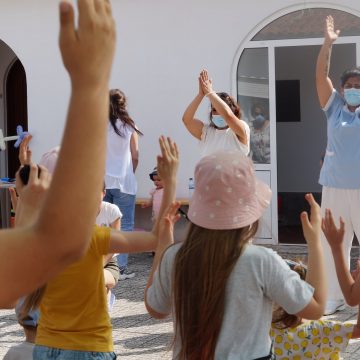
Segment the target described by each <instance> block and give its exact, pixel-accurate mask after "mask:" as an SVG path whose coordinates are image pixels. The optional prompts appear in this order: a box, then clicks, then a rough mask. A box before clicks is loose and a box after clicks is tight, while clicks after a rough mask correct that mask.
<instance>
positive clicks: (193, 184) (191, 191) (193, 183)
mask: <svg viewBox="0 0 360 360" xmlns="http://www.w3.org/2000/svg"><path fill="white" fill-rule="evenodd" d="M194 189H195V182H194V179H193V178H192V177H191V178H189V199H191V198H192V196H193V193H194Z"/></svg>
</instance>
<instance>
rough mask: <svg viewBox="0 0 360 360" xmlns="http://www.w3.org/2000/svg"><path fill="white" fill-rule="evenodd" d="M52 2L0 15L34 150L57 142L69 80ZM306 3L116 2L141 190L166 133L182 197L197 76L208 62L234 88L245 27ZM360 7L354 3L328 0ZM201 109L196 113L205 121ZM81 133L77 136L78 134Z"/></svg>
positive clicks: (192, 146) (15, 6)
mask: <svg viewBox="0 0 360 360" xmlns="http://www.w3.org/2000/svg"><path fill="white" fill-rule="evenodd" d="M57 3H58V2H57V1H49V0H26V1H25V0H11V2H7V4H6V5H4V4H3V6H2V7H1V12H0V38H1V39H2V40H3V41H5V42H6V43H7V44H8V45H9V46H10V47H11V48H12V49H13V50H14V52H15V53H16V54H17V56H18V57H19V58H20V60H21V61H22V63H23V65H24V67H25V70H26V73H27V82H28V106H29V129H30V131H31V132H32V133H33V134H34V140H33V143H32V147H33V150H34V157H35V159H38V158H39V157H40V154H41V153H42V152H44V151H46V150H47V149H49V148H50V147H52V146H54V145H56V144H58V142H59V141H60V138H61V134H62V131H63V126H64V119H65V116H66V107H67V102H68V98H69V90H70V88H69V81H68V78H67V75H66V73H65V71H64V69H63V66H62V64H61V60H60V55H59V51H58V47H57V37H58V20H57V19H58V11H57ZM304 4H305V6H307V5H308V3H304V2H302V1H300V2H298V1H292V0H273V1H268V0H261V1H252V2H249V1H239V0H224V1H217V0H216V1H215V0H197V1H193V0H172V1H167V0H151V1H150V0H136V1H134V0H121V1H120V0H113V8H114V15H115V18H116V20H117V24H118V50H117V54H116V60H115V64H114V70H113V74H112V79H111V86H112V87H120V88H121V89H123V90H124V91H125V93H126V94H127V95H128V98H129V111H130V113H131V115H132V116H133V117H134V119H135V120H136V122H137V124H138V126H139V127H140V129H141V130H142V131H143V132H144V134H145V136H144V137H143V138H142V139H141V141H140V151H141V158H140V164H139V170H138V172H137V178H138V180H139V192H138V194H139V195H140V196H144V195H146V194H147V192H148V188H149V187H150V186H151V183H150V181H149V180H148V176H147V174H148V173H149V171H150V170H151V169H152V168H153V166H154V162H155V155H156V154H157V153H158V145H157V137H158V136H159V135H160V134H166V135H171V136H172V137H173V138H174V139H175V140H176V141H177V142H178V143H179V145H180V150H181V153H182V159H183V161H182V163H181V166H180V172H179V180H180V181H179V191H178V194H179V195H180V196H186V195H187V189H186V187H187V179H188V178H189V177H190V176H192V172H193V171H192V169H193V168H194V165H195V163H196V161H197V160H198V156H197V153H198V150H197V142H196V140H194V139H192V138H191V136H190V135H189V134H188V133H187V132H186V130H185V129H184V126H183V125H182V122H181V115H182V113H183V111H184V109H185V107H186V105H187V104H188V103H189V102H190V101H191V99H192V98H193V96H195V94H196V91H197V75H198V73H199V71H200V70H201V69H202V68H203V67H206V68H207V69H208V70H209V71H210V74H211V75H212V77H213V80H214V87H215V89H216V90H224V91H232V92H233V95H235V93H234V91H235V89H231V84H232V83H233V79H232V78H231V74H232V72H233V69H234V68H233V66H234V65H233V61H234V57H235V54H236V51H237V49H238V48H239V46H241V44H242V42H243V41H244V39H246V38H247V36H248V34H249V32H251V31H252V30H253V29H254V28H256V27H257V26H258V24H260V23H262V24H264V25H265V24H266V19H270V18H271V19H274V18H275V17H276V16H275V13H276V12H280V13H281V14H284V13H285V12H286V9H288V11H289V12H290V11H293V10H297V9H299V8H301V6H304ZM316 5H318V6H319V5H323V6H324V7H332V6H335V7H339V6H341V7H342V8H343V9H345V10H346V8H348V11H349V12H353V13H356V12H358V13H359V11H360V5H359V3H358V1H357V0H342V1H341V2H340V1H336V2H334V3H332V4H331V3H328V2H325V1H318V2H317V3H316ZM206 111H207V106H205V105H204V106H203V107H202V108H201V111H200V112H199V117H200V118H204V119H205V118H206V117H207V114H206ZM79 136H81V134H79Z"/></svg>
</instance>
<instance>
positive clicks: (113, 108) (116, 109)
mask: <svg viewBox="0 0 360 360" xmlns="http://www.w3.org/2000/svg"><path fill="white" fill-rule="evenodd" d="M126 106H127V102H126V96H125V94H124V93H123V92H122V91H121V90H119V89H113V90H110V109H109V120H110V123H111V126H112V127H113V129H114V131H115V132H116V134H118V135H119V136H124V134H122V133H121V131H120V130H119V129H118V128H117V126H116V121H117V120H118V119H119V120H121V121H122V122H123V123H124V124H125V125H129V126H130V127H131V128H132V129H134V130H135V131H136V132H137V133H138V134H139V135H143V133H142V132H141V131H140V130H139V129H138V128H137V127H136V125H135V121H134V120H133V119H132V118H131V117H130V115H129V113H128V111H127V110H126Z"/></svg>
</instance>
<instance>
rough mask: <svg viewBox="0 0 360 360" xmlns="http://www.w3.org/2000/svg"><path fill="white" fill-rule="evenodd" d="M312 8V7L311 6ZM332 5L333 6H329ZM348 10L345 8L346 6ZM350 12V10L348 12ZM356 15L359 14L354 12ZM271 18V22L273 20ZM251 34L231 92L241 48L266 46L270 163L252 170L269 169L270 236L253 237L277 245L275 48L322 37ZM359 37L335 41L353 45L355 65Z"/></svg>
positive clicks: (358, 57)
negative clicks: (267, 37)
mask: <svg viewBox="0 0 360 360" xmlns="http://www.w3.org/2000/svg"><path fill="white" fill-rule="evenodd" d="M321 7H322V8H324V7H326V6H325V4H323V5H322V6H321ZM311 8H313V7H311ZM331 8H333V7H331ZM296 10H298V9H295V10H293V9H292V10H291V11H289V10H288V11H287V12H286V13H285V14H283V15H286V14H289V13H291V12H293V11H296ZM337 10H341V11H345V12H349V11H346V10H345V9H341V8H338V9H337ZM347 10H349V9H347ZM352 14H353V13H352ZM283 15H280V16H279V15H278V16H277V17H276V18H279V17H281V16H283ZM356 16H359V17H360V14H356ZM276 18H275V19H272V20H271V21H274V20H276ZM271 21H269V22H267V23H266V24H264V25H262V26H261V27H259V28H258V30H257V32H259V31H260V30H261V29H262V28H263V27H264V26H266V25H267V24H268V23H270V22H271ZM257 32H255V33H252V36H251V37H250V36H249V38H250V39H249V40H248V41H246V42H244V43H243V44H242V46H241V47H240V48H239V49H238V51H237V53H236V55H235V58H234V61H233V64H232V71H231V93H232V95H233V96H234V97H235V98H236V97H237V92H238V91H237V70H238V64H239V61H240V57H241V55H242V54H243V52H244V50H245V49H254V48H267V49H268V67H269V68H268V72H269V116H270V159H271V162H270V164H254V167H255V171H270V184H269V185H270V187H271V190H272V201H271V205H270V206H271V239H267V238H260V239H257V243H260V244H278V243H279V238H278V200H277V199H278V189H277V152H276V74H275V69H276V67H275V65H276V63H275V49H276V48H280V47H295V46H312V45H319V46H321V45H322V44H323V42H324V39H323V38H304V39H282V40H264V41H255V40H253V41H251V39H252V38H253V36H255V35H256V33H257ZM359 43H360V36H345V37H343V38H341V37H340V38H338V39H337V40H336V44H354V45H355V49H356V55H355V56H356V59H355V63H356V65H357V66H359V65H360V45H359Z"/></svg>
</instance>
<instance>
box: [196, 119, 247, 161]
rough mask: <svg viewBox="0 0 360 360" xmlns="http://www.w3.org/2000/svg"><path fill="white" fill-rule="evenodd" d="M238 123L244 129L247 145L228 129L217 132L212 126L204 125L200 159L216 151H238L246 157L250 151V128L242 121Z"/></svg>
mask: <svg viewBox="0 0 360 360" xmlns="http://www.w3.org/2000/svg"><path fill="white" fill-rule="evenodd" d="M240 121H241V123H242V124H243V125H244V127H245V132H246V139H247V145H245V144H243V143H242V142H241V141H240V140H239V138H238V137H237V135H236V134H235V133H234V131H233V130H231V129H230V128H227V129H225V130H218V129H216V128H214V127H213V126H210V125H204V126H203V130H202V134H201V140H200V151H201V157H204V156H207V155H210V154H212V153H214V152H215V151H218V150H225V151H227V150H229V151H231V150H238V151H240V152H241V153H243V154H244V155H245V156H247V155H248V154H249V151H250V128H249V125H248V124H247V123H246V122H245V121H244V120H240Z"/></svg>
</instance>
